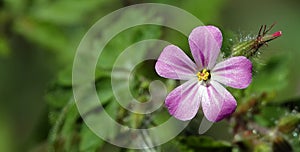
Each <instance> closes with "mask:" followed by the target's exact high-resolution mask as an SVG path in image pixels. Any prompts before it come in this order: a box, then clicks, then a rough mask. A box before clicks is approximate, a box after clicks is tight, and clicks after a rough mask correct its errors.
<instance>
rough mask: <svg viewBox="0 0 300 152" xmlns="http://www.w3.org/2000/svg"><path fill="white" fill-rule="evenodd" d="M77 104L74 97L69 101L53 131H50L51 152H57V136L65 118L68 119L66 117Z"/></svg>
mask: <svg viewBox="0 0 300 152" xmlns="http://www.w3.org/2000/svg"><path fill="white" fill-rule="evenodd" d="M74 104H75V102H74V100H73V97H72V98H71V99H70V100H69V101H68V103H67V104H66V105H65V106H64V108H63V109H62V111H61V113H60V115H59V117H58V119H57V121H56V122H55V124H54V126H53V128H52V130H51V131H50V134H49V138H48V140H49V152H55V146H54V144H55V141H56V140H57V136H58V135H57V134H58V132H59V129H60V128H61V126H62V124H63V122H64V120H65V118H66V115H67V113H68V111H69V109H70V107H72V106H73V105H74Z"/></svg>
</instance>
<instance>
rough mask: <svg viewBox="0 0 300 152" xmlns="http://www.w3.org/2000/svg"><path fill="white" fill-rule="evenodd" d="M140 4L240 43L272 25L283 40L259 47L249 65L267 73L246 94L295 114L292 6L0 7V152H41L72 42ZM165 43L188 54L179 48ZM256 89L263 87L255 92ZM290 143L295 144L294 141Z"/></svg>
mask: <svg viewBox="0 0 300 152" xmlns="http://www.w3.org/2000/svg"><path fill="white" fill-rule="evenodd" d="M144 2H151V3H165V4H170V5H174V6H177V7H179V8H182V9H184V10H187V11H188V12H190V13H192V14H193V15H195V16H196V17H198V18H199V19H200V20H201V21H203V23H204V24H212V25H216V26H218V27H219V28H220V29H221V30H222V31H224V33H226V32H227V31H228V33H231V32H235V33H236V34H237V36H238V37H239V38H240V39H241V41H242V40H243V38H246V37H255V36H256V34H257V32H258V30H259V27H260V26H261V25H263V24H267V25H271V24H273V23H275V22H276V26H275V27H274V29H273V30H272V32H275V31H278V30H282V32H283V36H282V37H280V38H278V39H276V40H274V41H272V42H270V44H269V46H268V47H263V48H262V50H261V54H260V55H258V57H257V60H258V63H260V66H262V67H263V68H264V67H265V66H267V67H268V68H269V69H270V70H271V71H269V73H262V74H261V75H259V73H258V76H257V79H258V80H257V81H255V84H253V85H254V86H253V87H252V88H256V90H257V89H258V90H260V89H261V90H262V91H264V92H268V93H269V92H271V93H274V92H275V93H276V97H275V98H274V99H272V101H274V103H276V104H275V105H287V107H288V108H289V109H291V111H293V110H294V112H295V111H296V113H297V111H298V109H297V106H299V105H300V104H299V102H300V79H299V77H300V68H299V67H298V65H300V60H299V57H300V49H299V46H297V44H298V45H299V35H300V30H299V29H298V28H299V27H300V15H299V14H300V9H299V8H300V1H298V0H286V1H282V0H264V1H261V0H252V1H246V0H227V1H224V0H210V1H206V0H185V1H181V0H77V1H73V0H0V70H1V74H0V97H1V102H0V151H1V152H10V151H12V152H14V151H16V152H18V151H47V149H48V148H47V146H48V143H49V133H50V130H52V127H53V126H54V124H55V123H54V122H55V117H56V116H55V115H56V114H57V113H60V111H61V109H62V107H63V106H64V104H65V103H66V100H68V99H69V98H70V97H71V93H70V92H71V91H70V92H69V93H66V92H63V93H62V91H61V90H63V91H65V90H71V89H70V87H71V70H72V62H73V57H74V54H75V51H76V48H77V46H78V45H79V42H80V40H81V39H82V37H83V36H84V34H85V33H86V32H87V30H88V29H89V28H90V27H91V26H92V25H93V24H94V23H95V22H96V21H97V20H98V19H100V18H101V17H103V16H105V15H107V14H108V13H110V12H112V11H114V10H117V9H119V8H122V7H124V6H128V5H133V4H136V3H144ZM141 17H143V16H141ZM140 30H141V32H142V33H143V32H144V31H143V30H144V29H140ZM152 30H153V31H154V32H157V33H158V34H157V35H155V34H154V36H153V35H152V36H150V38H153V37H156V38H160V37H164V39H167V40H168V39H174V37H173V38H170V37H169V38H168V35H165V34H164V32H165V31H167V30H166V29H165V28H154V29H152ZM225 36H226V35H225ZM145 37H146V38H147V36H145ZM137 40H139V39H137ZM135 41H136V40H135ZM132 42H134V41H132ZM173 42H174V43H177V45H179V46H183V47H184V48H187V49H188V46H187V44H186V41H184V42H179V40H177V41H176V40H173ZM128 43H129V42H128ZM270 59H272V60H270ZM269 61H270V62H271V64H268V63H269ZM278 64H279V65H278ZM268 65H270V66H268ZM273 68H274V69H276V68H280V70H272V69H273ZM271 75H276V76H278V77H273V76H271ZM266 81H267V82H266ZM263 83H266V84H265V85H260V84H263ZM270 87H271V89H270ZM53 100H55V102H53ZM271 111H272V109H271ZM273 112H274V111H273ZM52 114H53V115H54V116H52ZM52 117H53V118H52ZM278 117H280V116H278ZM296 124H299V122H298V121H297V123H296ZM221 126H222V123H221V124H215V128H216V130H219V131H220V132H222V129H221V128H222V127H221ZM195 132H197V130H195ZM293 133H294V132H293ZM296 133H298V132H296ZM293 136H295V134H293ZM79 137H80V135H79ZM287 138H288V137H287ZM295 138H296V141H299V137H298V134H297V136H295ZM216 139H218V137H216ZM225 139H226V138H225ZM299 143H300V142H299ZM187 147H189V146H187ZM98 150H99V148H98ZM62 151H64V150H62ZM65 151H93V150H84V149H81V150H74V149H73V150H66V149H65ZM102 151H105V150H103V149H102ZM110 151H118V150H117V148H115V150H110Z"/></svg>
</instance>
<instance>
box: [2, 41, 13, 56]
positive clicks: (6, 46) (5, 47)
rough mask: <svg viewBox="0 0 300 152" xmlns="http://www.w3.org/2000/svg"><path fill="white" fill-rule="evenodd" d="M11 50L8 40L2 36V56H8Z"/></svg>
mask: <svg viewBox="0 0 300 152" xmlns="http://www.w3.org/2000/svg"><path fill="white" fill-rule="evenodd" d="M10 52H11V50H10V47H9V44H8V42H7V40H6V39H5V38H4V37H1V36H0V56H8V55H9V54H10Z"/></svg>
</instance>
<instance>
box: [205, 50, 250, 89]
mask: <svg viewBox="0 0 300 152" xmlns="http://www.w3.org/2000/svg"><path fill="white" fill-rule="evenodd" d="M211 78H212V80H215V81H218V82H220V83H223V84H225V85H227V86H230V87H233V88H238V89H243V88H246V87H248V85H249V84H250V83H251V80H252V63H251V61H250V60H249V59H247V58H246V57H244V56H238V57H232V58H229V59H227V60H225V61H223V62H220V63H218V64H217V65H216V66H215V67H214V68H213V70H212V72H211Z"/></svg>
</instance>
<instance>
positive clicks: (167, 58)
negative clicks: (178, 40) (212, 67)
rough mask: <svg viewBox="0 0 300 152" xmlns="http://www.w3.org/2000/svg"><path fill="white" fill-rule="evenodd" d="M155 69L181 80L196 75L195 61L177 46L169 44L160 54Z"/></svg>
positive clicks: (159, 72)
mask: <svg viewBox="0 0 300 152" xmlns="http://www.w3.org/2000/svg"><path fill="white" fill-rule="evenodd" d="M155 70H156V72H157V73H158V75H160V76H162V77H165V78H171V79H179V80H189V79H191V78H194V77H195V73H196V71H197V70H196V65H195V63H194V62H193V61H192V60H191V59H190V58H189V57H188V56H187V55H186V54H185V53H184V52H183V51H182V50H181V49H180V48H179V47H177V46H175V45H168V46H166V47H165V48H164V50H163V51H162V53H161V54H160V56H159V58H158V60H157V62H156V65H155Z"/></svg>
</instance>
